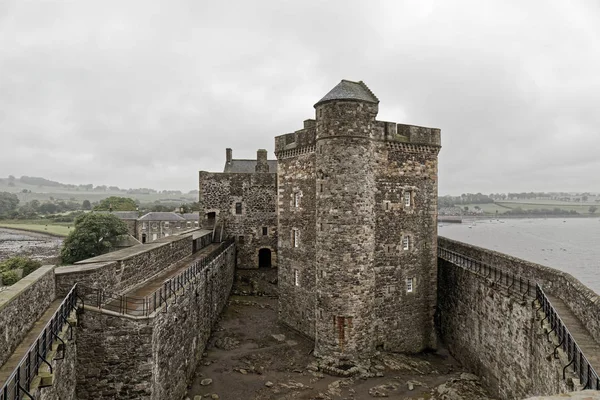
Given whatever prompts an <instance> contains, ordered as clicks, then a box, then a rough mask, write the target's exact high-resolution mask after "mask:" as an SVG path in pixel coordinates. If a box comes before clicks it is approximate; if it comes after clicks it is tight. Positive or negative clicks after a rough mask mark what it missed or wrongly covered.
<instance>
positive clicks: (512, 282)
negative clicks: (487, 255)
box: [438, 246, 535, 298]
mask: <svg viewBox="0 0 600 400" xmlns="http://www.w3.org/2000/svg"><path fill="white" fill-rule="evenodd" d="M438 258H441V259H442V260H445V261H448V262H451V263H452V264H455V265H458V266H459V267H463V268H466V269H468V270H470V271H473V272H475V273H477V274H479V275H481V276H483V277H485V278H487V279H489V280H491V281H492V282H494V284H496V285H499V286H503V287H504V288H506V289H508V290H509V291H512V292H514V293H516V294H519V295H521V296H523V298H525V297H527V296H532V297H533V296H534V295H535V282H534V281H531V280H529V279H524V278H523V277H521V276H518V275H516V274H513V273H512V272H508V271H505V270H503V269H501V268H498V267H494V266H493V265H489V264H486V263H484V262H482V261H479V260H475V259H473V258H470V257H467V256H465V255H463V254H460V253H457V252H455V251H452V250H448V249H445V248H443V247H439V246H438Z"/></svg>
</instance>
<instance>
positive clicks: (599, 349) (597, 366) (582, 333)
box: [546, 294, 600, 373]
mask: <svg viewBox="0 0 600 400" xmlns="http://www.w3.org/2000/svg"><path fill="white" fill-rule="evenodd" d="M546 297H547V298H548V300H550V303H551V304H552V306H553V307H554V309H555V310H556V312H557V313H558V316H559V317H560V318H561V319H562V321H563V322H564V324H565V325H566V327H567V329H569V331H570V332H571V335H572V336H573V338H574V339H575V341H576V342H577V345H578V346H579V348H580V349H581V351H582V352H583V354H584V355H585V357H586V358H587V359H588V361H589V362H590V364H591V365H592V367H593V368H594V370H595V371H596V372H598V373H600V345H599V344H598V343H596V341H595V340H594V339H593V338H592V335H591V334H590V333H589V332H588V330H587V329H586V327H585V326H584V325H583V323H581V321H579V319H578V318H577V317H576V316H575V314H574V313H573V312H572V311H571V309H570V308H569V307H568V306H567V305H566V304H565V302H564V301H562V300H561V299H560V298H558V297H556V296H552V295H549V294H546Z"/></svg>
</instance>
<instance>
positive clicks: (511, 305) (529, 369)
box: [437, 238, 597, 399]
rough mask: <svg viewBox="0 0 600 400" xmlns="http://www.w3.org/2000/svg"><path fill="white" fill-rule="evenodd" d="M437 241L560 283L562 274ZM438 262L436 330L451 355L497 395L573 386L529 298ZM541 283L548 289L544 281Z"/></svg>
mask: <svg viewBox="0 0 600 400" xmlns="http://www.w3.org/2000/svg"><path fill="white" fill-rule="evenodd" d="M439 244H440V246H442V247H444V248H447V249H449V250H451V251H455V252H458V253H460V254H463V255H466V256H467V257H470V258H472V259H475V260H482V261H483V260H486V261H484V262H486V263H487V264H489V265H493V266H494V267H498V268H501V269H503V270H505V271H511V272H515V271H522V272H524V271H528V273H527V274H526V276H525V277H524V278H525V279H528V278H529V279H532V281H537V282H547V283H549V282H552V281H554V282H559V281H561V280H562V279H564V278H566V277H564V275H567V274H564V273H562V272H560V271H556V270H553V269H551V268H547V267H543V266H541V265H536V264H533V263H528V262H526V261H524V260H520V259H517V258H514V257H510V256H507V255H503V254H500V253H496V252H492V251H490V250H486V249H481V248H478V247H475V246H470V245H467V244H465V243H460V242H456V241H452V240H449V239H445V238H439ZM492 257H493V260H492V259H491V258H492ZM438 263H439V267H438V276H439V280H438V283H439V286H438V314H437V320H438V321H437V323H438V329H439V333H440V337H441V340H442V341H443V342H444V344H445V345H446V346H447V348H448V350H449V351H450V353H451V354H452V355H453V356H454V357H456V358H457V359H458V360H459V361H460V362H461V363H462V364H463V365H464V366H466V367H467V368H469V369H470V370H471V371H472V372H474V373H476V374H477V375H479V376H480V377H481V378H482V380H483V382H484V383H485V385H486V386H487V388H488V389H489V390H490V391H492V393H494V394H495V395H497V396H498V397H499V398H501V399H522V398H525V397H528V396H532V395H549V394H555V393H561V392H565V391H568V390H572V388H569V387H568V385H567V382H566V381H565V380H563V376H562V372H563V367H564V366H565V365H566V364H567V363H568V361H567V360H566V359H565V358H562V359H560V358H559V359H555V358H554V357H553V356H552V353H553V351H554V347H555V346H556V343H551V342H548V338H547V336H546V334H545V333H544V331H543V329H542V327H541V326H540V319H541V318H540V317H539V316H537V319H536V309H535V308H534V307H532V300H533V297H531V296H525V297H524V296H523V295H518V294H515V291H514V290H513V291H509V290H507V289H506V288H504V287H502V286H501V285H498V284H493V283H492V281H491V280H489V279H486V278H485V277H484V276H482V275H479V274H476V273H474V272H472V271H470V270H467V269H465V268H462V267H459V266H455V265H453V264H452V263H449V262H446V261H444V260H442V259H439V260H438ZM579 285H581V284H579ZM546 287H547V288H548V289H549V291H550V290H552V289H551V288H550V285H549V284H548V285H546V286H545V288H546ZM581 288H582V289H583V288H584V287H583V285H581ZM586 290H589V289H587V288H585V290H583V291H582V292H581V293H580V294H579V295H576V296H574V297H573V298H574V299H577V298H581V297H582V295H585V292H586ZM542 318H543V317H542ZM595 320H597V317H596V318H595ZM559 354H562V351H559ZM568 377H569V376H568Z"/></svg>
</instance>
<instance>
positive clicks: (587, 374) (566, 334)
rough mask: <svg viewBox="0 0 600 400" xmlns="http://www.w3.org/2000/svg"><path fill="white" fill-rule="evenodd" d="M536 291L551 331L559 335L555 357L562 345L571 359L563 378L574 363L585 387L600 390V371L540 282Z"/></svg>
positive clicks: (574, 367)
mask: <svg viewBox="0 0 600 400" xmlns="http://www.w3.org/2000/svg"><path fill="white" fill-rule="evenodd" d="M535 292H536V299H537V300H538V301H539V303H540V305H541V309H542V311H543V312H544V314H545V318H544V320H546V319H547V320H548V323H549V324H550V328H551V329H550V332H553V331H555V332H556V336H557V337H558V341H559V344H558V346H556V347H555V349H554V357H555V358H556V357H558V353H557V349H558V348H559V347H562V349H563V351H564V352H565V354H566V355H567V358H568V360H569V363H568V364H567V365H566V366H565V367H564V368H563V379H565V372H566V368H567V367H568V366H569V365H573V369H574V370H575V373H576V374H577V376H578V377H579V381H580V382H581V383H582V384H583V383H585V386H584V389H594V390H600V377H599V376H598V373H597V372H596V371H595V370H594V367H592V365H591V364H590V362H589V361H588V359H587V357H586V356H585V354H583V352H582V351H581V348H580V347H579V345H578V344H577V342H576V341H575V338H574V337H573V335H572V334H571V332H570V331H569V328H567V326H566V324H565V323H564V322H563V320H562V319H561V318H560V316H559V315H558V312H557V311H556V309H555V308H554V306H553V305H552V302H551V301H550V299H548V297H547V296H546V294H545V293H544V290H543V289H542V287H541V286H540V285H539V284H536V288H535Z"/></svg>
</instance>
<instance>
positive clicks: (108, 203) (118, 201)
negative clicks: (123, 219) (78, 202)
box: [94, 196, 137, 211]
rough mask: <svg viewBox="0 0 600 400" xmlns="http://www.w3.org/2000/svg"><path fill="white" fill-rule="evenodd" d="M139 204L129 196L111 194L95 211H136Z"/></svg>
mask: <svg viewBox="0 0 600 400" xmlns="http://www.w3.org/2000/svg"><path fill="white" fill-rule="evenodd" d="M136 208H137V204H135V201H134V200H133V199H130V198H129V197H119V196H110V197H107V198H106V199H104V200H102V201H101V202H100V203H98V205H97V206H96V207H94V211H135V210H136Z"/></svg>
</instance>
